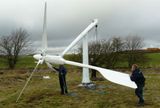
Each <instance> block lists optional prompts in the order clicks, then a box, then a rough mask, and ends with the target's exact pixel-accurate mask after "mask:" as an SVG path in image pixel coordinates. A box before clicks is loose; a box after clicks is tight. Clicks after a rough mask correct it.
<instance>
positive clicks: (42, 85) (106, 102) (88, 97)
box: [0, 67, 160, 108]
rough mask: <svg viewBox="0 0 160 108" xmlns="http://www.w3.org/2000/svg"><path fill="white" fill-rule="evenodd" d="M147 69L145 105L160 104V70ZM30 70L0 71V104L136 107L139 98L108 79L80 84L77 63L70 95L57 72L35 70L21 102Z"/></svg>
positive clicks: (13, 107) (3, 107)
mask: <svg viewBox="0 0 160 108" xmlns="http://www.w3.org/2000/svg"><path fill="white" fill-rule="evenodd" d="M73 70H74V71H73ZM1 71H2V70H1ZM148 71H149V72H148ZM148 71H147V70H144V74H145V76H146V78H147V80H146V87H145V92H144V96H145V100H146V103H145V106H144V108H159V107H160V83H159V82H160V76H159V72H155V71H154V70H148ZM29 74H30V73H26V71H25V70H23V71H20V70H19V71H18V70H15V71H8V72H5V73H4V74H0V88H1V89H0V108H137V98H136V96H135V94H134V90H133V89H131V88H127V87H124V86H120V85H117V84H113V83H111V82H109V81H107V80H104V81H96V82H94V83H95V84H96V85H97V87H96V89H93V90H92V89H86V88H83V87H78V86H77V85H78V84H79V83H80V82H81V70H79V69H75V68H74V67H70V68H68V74H67V84H68V89H69V95H60V88H59V83H58V76H57V74H55V73H50V72H43V70H41V72H36V73H35V74H34V76H33V78H32V80H31V81H30V83H29V85H28V86H27V88H26V90H25V91H24V93H23V95H22V97H21V98H20V100H19V102H18V103H16V102H15V101H16V98H17V96H18V94H19V92H20V90H21V89H22V87H23V86H24V84H25V82H26V79H27V77H28V76H29ZM43 75H49V76H50V77H51V79H48V80H47V79H43V78H42V76H43ZM98 77H101V76H100V75H98Z"/></svg>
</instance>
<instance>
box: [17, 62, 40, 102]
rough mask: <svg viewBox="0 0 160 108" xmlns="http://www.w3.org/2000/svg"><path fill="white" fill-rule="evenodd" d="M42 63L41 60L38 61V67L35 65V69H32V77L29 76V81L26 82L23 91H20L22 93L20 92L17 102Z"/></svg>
mask: <svg viewBox="0 0 160 108" xmlns="http://www.w3.org/2000/svg"><path fill="white" fill-rule="evenodd" d="M40 63H41V60H39V61H38V63H37V65H36V67H35V68H34V70H33V71H32V73H31V75H30V77H29V78H28V80H27V82H26V83H25V85H24V87H23V89H22V90H21V92H20V94H19V96H18V98H17V100H16V102H18V100H19V98H20V97H21V95H22V93H23V91H24V90H25V88H26V86H27V85H28V82H29V81H30V79H31V77H32V76H33V73H34V72H35V71H36V70H37V67H38V65H39V64H40Z"/></svg>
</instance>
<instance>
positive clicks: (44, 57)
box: [16, 2, 137, 102]
mask: <svg viewBox="0 0 160 108" xmlns="http://www.w3.org/2000/svg"><path fill="white" fill-rule="evenodd" d="M46 14H47V2H45V9H44V24H43V35H42V51H41V53H40V54H36V55H34V56H33V57H34V58H35V59H36V60H38V62H37V65H36V67H35V68H34V70H33V71H32V73H31V75H30V77H29V78H28V80H27V82H26V84H25V85H24V87H23V89H22V90H21V92H20V94H19V96H18V98H17V100H16V102H18V100H19V98H20V97H21V95H22V93H23V91H24V90H25V88H26V86H27V84H28V82H29V80H30V79H31V77H32V75H33V73H34V72H35V71H36V70H37V67H38V66H39V64H43V63H44V62H45V63H46V64H47V66H48V67H49V68H51V69H53V68H52V64H69V65H73V66H78V67H82V68H90V69H94V70H97V71H98V72H100V74H102V75H103V77H104V78H106V79H107V80H109V81H111V82H113V83H116V84H120V85H123V86H126V87H130V88H133V89H135V88H137V86H136V84H135V82H133V81H131V80H130V76H129V74H126V73H122V72H118V71H114V70H110V69H105V68H101V67H97V66H92V65H88V64H82V63H78V62H73V61H69V60H65V59H64V58H63V56H64V55H65V54H66V53H67V52H68V51H69V50H70V49H71V48H72V47H73V46H74V45H76V44H77V43H78V42H79V41H80V40H81V39H82V38H83V37H84V36H85V35H86V34H87V33H88V32H89V31H90V30H92V29H93V27H95V26H96V25H97V23H98V20H97V19H94V20H93V22H92V23H91V24H90V25H89V26H88V27H87V28H86V29H85V30H84V31H83V32H81V33H80V34H79V35H78V36H77V38H76V39H75V40H74V41H73V42H72V43H71V44H70V45H69V46H68V47H67V48H66V49H65V50H64V51H63V52H62V53H61V54H60V55H58V56H57V55H48V54H46V51H47V32H46V30H47V27H46V26H47V22H46V20H47V17H46Z"/></svg>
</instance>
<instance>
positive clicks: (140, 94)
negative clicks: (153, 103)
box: [135, 84, 144, 103]
mask: <svg viewBox="0 0 160 108" xmlns="http://www.w3.org/2000/svg"><path fill="white" fill-rule="evenodd" d="M143 87H144V85H143V84H138V85H137V88H136V90H135V94H136V95H137V97H138V98H139V103H144V99H143Z"/></svg>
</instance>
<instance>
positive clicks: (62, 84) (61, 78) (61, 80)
mask: <svg viewBox="0 0 160 108" xmlns="http://www.w3.org/2000/svg"><path fill="white" fill-rule="evenodd" d="M53 68H54V69H55V70H56V71H58V72H59V84H60V87H61V94H62V95H64V94H67V93H68V90H67V84H66V74H67V70H66V68H65V67H64V66H63V65H60V66H59V68H55V67H53Z"/></svg>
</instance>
